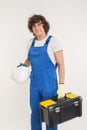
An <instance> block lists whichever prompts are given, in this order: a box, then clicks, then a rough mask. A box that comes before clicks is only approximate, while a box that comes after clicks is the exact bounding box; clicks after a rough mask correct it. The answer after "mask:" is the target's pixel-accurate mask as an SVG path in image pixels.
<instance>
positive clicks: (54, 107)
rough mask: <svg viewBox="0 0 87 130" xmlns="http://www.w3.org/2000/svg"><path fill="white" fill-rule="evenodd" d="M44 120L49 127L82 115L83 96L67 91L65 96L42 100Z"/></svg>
mask: <svg viewBox="0 0 87 130" xmlns="http://www.w3.org/2000/svg"><path fill="white" fill-rule="evenodd" d="M40 114H41V120H42V122H45V123H46V124H47V125H48V126H49V127H53V126H54V125H57V124H60V123H63V122H65V121H68V120H70V119H73V118H75V117H81V116H82V98H81V96H78V95H76V94H74V93H67V94H66V96H65V97H64V98H61V99H58V98H54V99H48V100H45V101H42V102H40Z"/></svg>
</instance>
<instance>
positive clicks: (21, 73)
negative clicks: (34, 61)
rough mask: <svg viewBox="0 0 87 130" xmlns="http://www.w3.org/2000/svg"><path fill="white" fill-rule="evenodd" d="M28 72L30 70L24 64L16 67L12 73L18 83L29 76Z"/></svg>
mask: <svg viewBox="0 0 87 130" xmlns="http://www.w3.org/2000/svg"><path fill="white" fill-rule="evenodd" d="M29 72H30V69H29V67H26V66H19V67H16V69H15V70H14V73H13V79H14V80H15V81H16V82H17V83H19V84H21V83H24V82H25V81H27V80H28V78H29Z"/></svg>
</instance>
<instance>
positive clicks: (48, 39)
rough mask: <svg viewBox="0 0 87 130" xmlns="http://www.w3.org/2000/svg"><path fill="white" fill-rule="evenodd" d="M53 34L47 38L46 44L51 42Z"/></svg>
mask: <svg viewBox="0 0 87 130" xmlns="http://www.w3.org/2000/svg"><path fill="white" fill-rule="evenodd" d="M51 37H52V36H51V35H50V36H49V37H48V38H47V40H46V42H45V44H48V43H49V41H50V39H51Z"/></svg>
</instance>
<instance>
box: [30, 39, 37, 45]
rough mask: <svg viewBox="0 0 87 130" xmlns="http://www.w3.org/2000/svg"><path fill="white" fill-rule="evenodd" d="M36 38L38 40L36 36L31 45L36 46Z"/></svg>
mask: <svg viewBox="0 0 87 130" xmlns="http://www.w3.org/2000/svg"><path fill="white" fill-rule="evenodd" d="M35 40H36V37H34V39H33V41H32V44H31V46H34V44H35Z"/></svg>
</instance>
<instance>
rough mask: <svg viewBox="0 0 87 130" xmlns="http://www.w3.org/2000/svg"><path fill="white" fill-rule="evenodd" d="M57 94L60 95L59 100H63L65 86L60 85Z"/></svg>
mask: <svg viewBox="0 0 87 130" xmlns="http://www.w3.org/2000/svg"><path fill="white" fill-rule="evenodd" d="M57 93H58V98H62V97H64V96H65V93H64V84H59V86H58V91H57Z"/></svg>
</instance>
